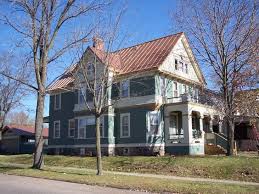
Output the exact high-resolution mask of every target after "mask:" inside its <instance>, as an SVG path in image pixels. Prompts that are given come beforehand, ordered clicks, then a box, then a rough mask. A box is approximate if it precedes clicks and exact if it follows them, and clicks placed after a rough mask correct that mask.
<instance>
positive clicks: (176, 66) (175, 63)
mask: <svg viewBox="0 0 259 194" xmlns="http://www.w3.org/2000/svg"><path fill="white" fill-rule="evenodd" d="M174 69H175V70H178V60H177V59H175V60H174Z"/></svg>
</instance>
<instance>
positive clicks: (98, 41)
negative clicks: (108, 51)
mask: <svg viewBox="0 0 259 194" xmlns="http://www.w3.org/2000/svg"><path fill="white" fill-rule="evenodd" d="M93 47H94V48H96V49H98V50H102V51H104V41H103V39H102V38H101V37H98V36H94V37H93Z"/></svg>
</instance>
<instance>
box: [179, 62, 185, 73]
mask: <svg viewBox="0 0 259 194" xmlns="http://www.w3.org/2000/svg"><path fill="white" fill-rule="evenodd" d="M179 63H180V65H179V66H180V67H179V69H180V71H182V72H184V63H183V62H182V61H180V62H179Z"/></svg>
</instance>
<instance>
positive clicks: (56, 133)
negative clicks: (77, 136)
mask: <svg viewBox="0 0 259 194" xmlns="http://www.w3.org/2000/svg"><path fill="white" fill-rule="evenodd" d="M53 136H54V138H60V121H54V135H53Z"/></svg>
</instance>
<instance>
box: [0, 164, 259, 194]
mask: <svg viewBox="0 0 259 194" xmlns="http://www.w3.org/2000/svg"><path fill="white" fill-rule="evenodd" d="M58 169H59V168H57V170H53V168H52V170H51V168H45V169H44V170H34V169H31V168H17V167H16V168H15V167H11V166H10V167H7V166H3V165H0V173H6V174H12V175H22V176H31V177H39V178H46V179H53V180H61V181H68V182H75V183H83V184H89V185H99V186H109V187H115V188H122V189H131V190H140V191H150V192H157V193H163V192H172V193H205V194H206V193H208V194H214V193H218V194H222V193H258V191H259V187H258V186H244V185H230V184H222V183H217V184H215V183H213V184H210V183H200V182H190V181H179V180H167V179H165V180H164V179H157V178H143V177H134V176H122V175H111V174H104V175H103V176H96V175H95V174H94V173H92V172H81V173H79V172H78V171H73V170H66V169H62V170H61V169H60V170H58Z"/></svg>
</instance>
